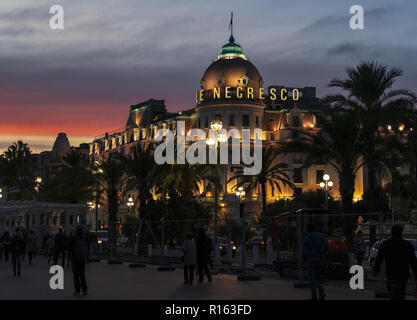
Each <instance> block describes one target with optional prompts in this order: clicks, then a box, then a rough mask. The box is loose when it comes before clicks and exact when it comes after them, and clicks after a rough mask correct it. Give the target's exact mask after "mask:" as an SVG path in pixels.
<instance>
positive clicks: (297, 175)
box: [294, 168, 303, 183]
mask: <svg viewBox="0 0 417 320" xmlns="http://www.w3.org/2000/svg"><path fill="white" fill-rule="evenodd" d="M294 183H303V168H294Z"/></svg>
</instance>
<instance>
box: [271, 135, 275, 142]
mask: <svg viewBox="0 0 417 320" xmlns="http://www.w3.org/2000/svg"><path fill="white" fill-rule="evenodd" d="M274 140H275V136H274V134H273V133H271V141H274Z"/></svg>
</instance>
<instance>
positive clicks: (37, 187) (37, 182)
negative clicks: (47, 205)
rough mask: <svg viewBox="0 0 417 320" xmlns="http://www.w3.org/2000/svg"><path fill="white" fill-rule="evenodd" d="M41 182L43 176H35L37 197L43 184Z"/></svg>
mask: <svg viewBox="0 0 417 320" xmlns="http://www.w3.org/2000/svg"><path fill="white" fill-rule="evenodd" d="M41 183H42V178H41V177H36V178H35V187H34V188H35V192H36V198H38V195H39V186H40V185H41Z"/></svg>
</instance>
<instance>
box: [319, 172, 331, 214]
mask: <svg viewBox="0 0 417 320" xmlns="http://www.w3.org/2000/svg"><path fill="white" fill-rule="evenodd" d="M331 187H333V182H332V181H330V176H329V175H328V174H327V173H326V174H324V175H323V181H322V182H320V188H322V189H324V190H325V194H326V209H328V190H329V189H330V188H331Z"/></svg>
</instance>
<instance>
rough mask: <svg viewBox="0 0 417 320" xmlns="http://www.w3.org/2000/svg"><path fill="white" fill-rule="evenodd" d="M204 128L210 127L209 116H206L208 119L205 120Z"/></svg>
mask: <svg viewBox="0 0 417 320" xmlns="http://www.w3.org/2000/svg"><path fill="white" fill-rule="evenodd" d="M204 128H208V116H206V120H205V121H204Z"/></svg>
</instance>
